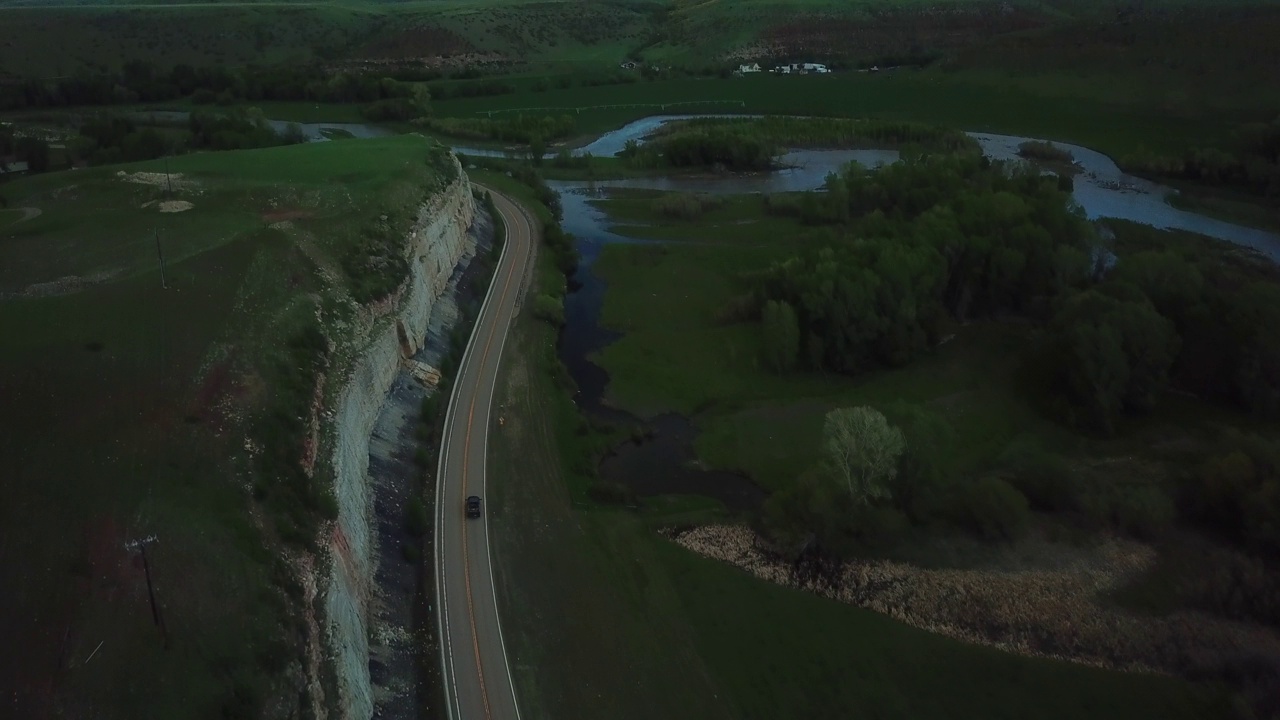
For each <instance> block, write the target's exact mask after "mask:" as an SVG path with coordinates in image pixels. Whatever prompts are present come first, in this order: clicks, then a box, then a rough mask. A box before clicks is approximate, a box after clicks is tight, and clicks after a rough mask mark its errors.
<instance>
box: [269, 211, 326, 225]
mask: <svg viewBox="0 0 1280 720" xmlns="http://www.w3.org/2000/svg"><path fill="white" fill-rule="evenodd" d="M312 215H314V213H313V212H311V211H310V210H296V209H295V210H269V211H267V212H264V213H262V222H264V223H268V224H270V223H279V222H285V221H287V220H303V219H306V218H309V217H311V216H312Z"/></svg>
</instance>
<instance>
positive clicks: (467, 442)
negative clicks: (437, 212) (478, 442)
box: [462, 203, 515, 718]
mask: <svg viewBox="0 0 1280 720" xmlns="http://www.w3.org/2000/svg"><path fill="white" fill-rule="evenodd" d="M495 207H496V203H495ZM504 220H505V218H504ZM508 225H509V223H508ZM511 235H512V233H510V232H508V234H507V238H506V241H507V242H511ZM514 268H515V261H514V260H513V261H512V262H511V263H509V265H508V267H507V278H506V280H505V281H504V282H503V285H502V296H501V297H500V298H499V299H498V304H497V305H496V306H495V307H498V308H501V307H502V306H504V305H505V304H506V302H507V294H508V292H509V291H510V290H511V280H512V278H514V277H515V269H514ZM498 312H499V313H500V312H501V311H500V310H499V311H498ZM482 320H483V318H476V322H481V321H482ZM497 329H498V326H497V323H495V324H494V326H493V327H492V328H490V329H489V336H488V337H487V338H485V341H484V352H483V353H482V354H481V356H480V370H481V372H483V371H484V368H485V365H486V363H487V361H488V359H489V350H490V348H491V346H492V345H493V338H494V335H495V334H496V333H497ZM475 414H476V393H475V392H474V391H473V392H472V394H471V405H470V407H469V409H468V410H467V428H466V435H465V436H464V440H463V448H462V496H463V497H467V480H468V479H469V478H470V472H469V465H470V463H469V460H470V457H471V428H472V425H473V423H474V420H475ZM485 432H488V428H485ZM462 568H463V577H464V579H465V584H466V589H467V617H468V619H469V620H470V623H471V647H472V648H473V649H474V651H475V655H476V675H477V676H478V677H479V679H480V696H481V698H482V699H483V700H484V716H485V718H492V717H493V715H492V713H491V712H490V710H489V692H488V691H487V690H486V689H485V686H484V668H483V667H482V665H481V663H480V635H479V633H478V632H477V631H476V614H475V606H474V605H473V603H472V599H471V553H470V548H469V544H468V542H467V523H465V522H464V523H463V524H462Z"/></svg>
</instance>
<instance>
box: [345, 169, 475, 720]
mask: <svg viewBox="0 0 1280 720" xmlns="http://www.w3.org/2000/svg"><path fill="white" fill-rule="evenodd" d="M454 162H455V166H456V163H457V161H456V159H455V160H454ZM457 177H458V179H457V180H455V181H454V182H453V183H452V184H451V185H449V186H448V187H447V188H446V189H445V190H444V191H443V192H441V193H439V194H437V195H435V196H433V197H431V198H429V199H428V200H427V201H426V202H425V203H424V204H423V206H422V207H421V208H420V209H419V212H418V218H417V221H416V222H415V223H414V226H413V230H412V232H411V233H410V236H409V237H408V238H407V239H406V243H405V252H406V254H408V255H409V259H410V271H409V273H410V274H409V279H408V281H407V282H406V283H405V284H404V286H402V287H401V289H400V291H399V292H398V293H396V294H395V295H394V296H392V298H391V299H390V301H389V302H387V303H385V304H384V305H383V306H382V307H381V308H379V309H380V310H381V312H378V313H377V317H375V318H373V319H370V320H369V321H368V322H367V323H366V327H365V328H364V330H363V333H362V334H361V337H362V338H363V340H361V341H360V344H361V345H362V349H361V350H359V352H358V354H357V356H356V359H355V361H354V363H353V366H352V368H351V371H350V373H349V374H348V376H347V379H346V382H345V384H344V386H343V388H342V390H341V391H340V392H339V394H338V398H337V402H336V403H335V404H334V405H333V408H334V412H333V417H332V419H331V422H332V423H333V424H334V425H333V438H334V443H333V455H332V458H331V462H332V466H333V470H334V476H335V480H334V484H335V487H334V491H335V494H336V495H337V500H338V520H337V522H336V523H335V524H334V527H333V534H332V537H331V538H329V541H330V556H331V558H332V563H331V570H330V573H329V578H328V589H327V591H326V595H325V607H326V614H327V616H328V622H329V627H328V641H329V653H330V656H331V657H332V658H333V660H334V665H335V669H336V671H337V675H338V688H337V690H338V695H339V703H338V704H339V707H340V708H341V711H342V716H343V717H345V718H353V719H356V720H365V719H366V718H370V717H372V715H373V706H374V699H373V690H372V686H371V683H370V678H369V665H368V663H369V618H370V617H371V613H370V603H371V602H372V601H373V598H374V589H375V588H374V587H373V578H374V571H375V569H376V567H375V565H376V556H375V553H374V547H373V545H374V542H375V535H374V530H373V521H372V517H371V516H372V512H373V497H372V493H373V490H372V487H371V485H370V483H369V482H368V465H369V436H370V434H371V433H372V431H373V427H374V423H375V422H376V420H377V418H378V411H379V408H380V407H381V406H382V404H383V402H384V401H385V399H386V397H387V392H388V390H389V389H390V388H391V384H392V381H393V380H394V379H395V377H396V373H397V372H398V371H399V369H400V364H401V363H402V362H404V361H405V360H406V359H407V358H409V357H410V356H412V355H413V353H414V352H416V351H417V350H418V349H419V348H421V347H422V344H423V342H424V340H425V338H426V331H427V320H428V318H429V317H430V315H431V309H432V307H433V305H435V303H436V301H437V300H438V299H439V297H440V294H441V293H442V292H443V291H444V289H445V287H446V285H447V283H448V280H449V276H450V274H451V273H452V272H453V268H454V266H455V265H456V264H457V262H458V259H459V258H460V257H461V256H462V255H463V252H464V250H465V249H466V243H467V242H468V238H467V228H468V227H469V226H470V225H471V220H472V216H473V213H474V206H473V203H472V196H471V183H470V181H469V180H468V179H467V176H466V175H465V174H464V173H463V172H462V169H461V167H458V168H457Z"/></svg>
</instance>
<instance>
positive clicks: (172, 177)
mask: <svg viewBox="0 0 1280 720" xmlns="http://www.w3.org/2000/svg"><path fill="white" fill-rule="evenodd" d="M116 177H117V178H119V179H120V180H121V181H123V182H127V183H135V184H138V185H150V186H151V187H159V188H169V187H172V188H173V189H175V190H188V189H191V188H194V187H198V186H199V183H197V182H196V181H195V180H190V179H187V178H186V177H185V176H184V175H183V174H182V173H168V174H166V173H157V172H135V173H127V172H125V171H123V170H118V171H116Z"/></svg>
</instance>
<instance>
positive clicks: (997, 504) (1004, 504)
mask: <svg viewBox="0 0 1280 720" xmlns="http://www.w3.org/2000/svg"><path fill="white" fill-rule="evenodd" d="M961 506H962V508H963V511H964V514H965V521H966V523H967V524H968V525H969V526H970V527H971V528H972V529H974V530H975V531H977V532H978V533H979V534H981V535H982V537H984V538H986V539H988V540H1002V539H1003V540H1014V539H1016V538H1018V537H1020V536H1021V535H1022V534H1023V532H1025V531H1026V528H1027V525H1028V523H1029V522H1030V520H1031V513H1030V510H1029V509H1028V506H1027V498H1026V497H1025V496H1024V495H1023V494H1022V493H1020V492H1018V489H1017V488H1015V487H1014V486H1012V485H1010V484H1009V483H1007V482H1005V481H1004V480H1003V479H1001V478H999V477H996V476H995V475H988V476H986V477H983V478H981V479H979V480H977V481H976V482H974V483H973V484H971V485H969V486H968V487H967V488H965V489H964V491H963V496H962V498H961Z"/></svg>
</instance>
